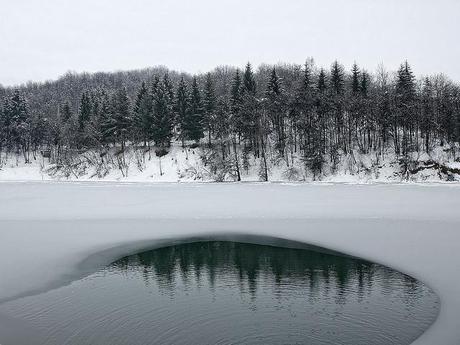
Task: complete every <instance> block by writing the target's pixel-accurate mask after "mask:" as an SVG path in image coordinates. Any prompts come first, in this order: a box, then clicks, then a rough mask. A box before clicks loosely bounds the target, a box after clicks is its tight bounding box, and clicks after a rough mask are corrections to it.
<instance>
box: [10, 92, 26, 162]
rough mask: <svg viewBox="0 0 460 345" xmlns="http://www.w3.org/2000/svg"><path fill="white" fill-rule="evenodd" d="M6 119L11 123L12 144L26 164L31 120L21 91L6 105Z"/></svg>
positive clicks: (15, 93) (14, 94)
mask: <svg viewBox="0 0 460 345" xmlns="http://www.w3.org/2000/svg"><path fill="white" fill-rule="evenodd" d="M5 111H6V118H7V122H8V123H9V127H10V128H9V136H10V140H11V144H12V145H13V146H14V147H16V150H17V151H20V150H21V151H22V153H23V155H24V160H25V162H26V163H27V162H29V158H28V155H27V153H28V149H29V141H30V118H29V113H28V110H27V103H26V100H25V99H24V97H23V96H22V94H21V93H20V91H19V90H15V91H14V92H13V96H12V97H11V98H10V100H9V102H8V103H7V104H6V109H5Z"/></svg>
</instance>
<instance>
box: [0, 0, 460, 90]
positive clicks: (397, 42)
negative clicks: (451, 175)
mask: <svg viewBox="0 0 460 345" xmlns="http://www.w3.org/2000/svg"><path fill="white" fill-rule="evenodd" d="M459 34H460V1H459V0H436V1H435V0H342V1H340V0H286V1H279V0H277V1H275V0H252V1H251V0H246V1H244V0H189V1H186V0H163V1H160V0H150V1H148V0H40V1H38V0H0V84H3V85H14V84H18V83H22V82H26V81H28V80H46V79H55V78H57V77H58V76H60V75H62V74H64V73H65V72H67V71H69V70H70V71H76V72H83V71H88V72H95V71H113V70H126V69H134V68H143V67H148V66H155V65H165V66H168V67H170V68H172V69H177V70H181V71H187V72H192V73H195V72H206V71H208V70H210V69H212V68H214V67H216V66H218V65H225V64H230V65H237V66H243V65H244V64H245V63H246V62H247V61H251V62H252V63H253V65H258V64H260V63H263V62H266V63H276V62H280V61H282V62H293V63H303V62H304V61H305V59H306V58H307V57H310V56H311V57H313V58H314V59H315V61H316V62H317V63H318V64H319V65H324V66H326V67H329V65H330V64H331V63H332V61H333V60H335V59H338V60H339V61H340V62H342V63H343V64H344V65H345V66H346V67H347V68H349V67H350V66H351V64H352V63H353V61H354V60H356V62H357V63H358V64H359V65H361V66H363V67H365V68H366V69H368V70H370V71H374V70H375V69H376V68H377V66H378V64H379V63H381V62H382V63H384V64H385V66H386V67H387V68H388V69H396V68H397V66H398V65H399V63H400V62H401V61H403V60H404V59H408V60H409V62H410V63H411V64H412V66H413V68H414V71H415V73H416V74H417V75H421V74H431V73H437V72H442V73H445V74H447V75H448V76H450V77H451V78H452V79H454V80H457V81H460V41H459Z"/></svg>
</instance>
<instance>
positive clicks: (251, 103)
mask: <svg viewBox="0 0 460 345" xmlns="http://www.w3.org/2000/svg"><path fill="white" fill-rule="evenodd" d="M257 106H258V101H257V98H256V81H255V78H254V73H253V72H252V68H251V64H249V63H248V64H247V65H246V69H245V71H244V74H243V81H242V84H241V109H240V114H241V115H240V123H239V125H240V132H241V134H242V136H243V139H244V144H245V150H246V151H249V150H250V149H251V148H255V146H256V145H257V137H256V134H257V132H258V131H259V130H258V129H257V124H258V116H259V112H258V109H257ZM256 153H257V149H256Z"/></svg>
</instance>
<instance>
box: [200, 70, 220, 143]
mask: <svg viewBox="0 0 460 345" xmlns="http://www.w3.org/2000/svg"><path fill="white" fill-rule="evenodd" d="M216 107H217V100H216V92H215V90H214V83H213V80H212V76H211V73H208V74H206V82H205V85H204V95H203V111H204V113H203V115H204V123H205V126H206V128H207V131H208V143H209V144H211V136H212V132H213V129H214V121H215V112H216Z"/></svg>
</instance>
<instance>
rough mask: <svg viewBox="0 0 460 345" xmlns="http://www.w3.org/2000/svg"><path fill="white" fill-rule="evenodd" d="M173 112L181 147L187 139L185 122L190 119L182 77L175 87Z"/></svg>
mask: <svg viewBox="0 0 460 345" xmlns="http://www.w3.org/2000/svg"><path fill="white" fill-rule="evenodd" d="M174 112H175V115H176V121H177V123H178V126H179V131H180V134H179V138H180V139H181V140H182V146H184V140H186V139H187V121H188V119H189V118H190V117H191V116H190V112H191V105H190V95H189V91H188V88H187V83H186V82H185V80H184V77H182V78H181V80H180V81H179V85H178V86H177V91H176V98H175V104H174Z"/></svg>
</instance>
